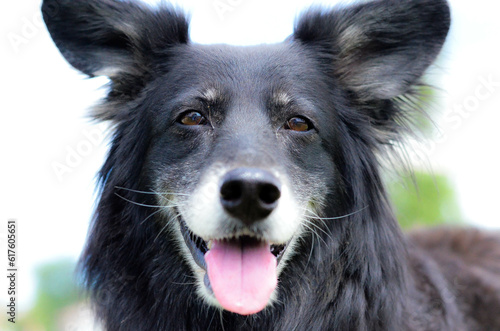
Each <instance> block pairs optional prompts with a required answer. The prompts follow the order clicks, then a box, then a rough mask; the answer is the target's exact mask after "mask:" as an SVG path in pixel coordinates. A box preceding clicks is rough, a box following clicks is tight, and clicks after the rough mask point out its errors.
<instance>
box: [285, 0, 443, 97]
mask: <svg viewBox="0 0 500 331" xmlns="http://www.w3.org/2000/svg"><path fill="white" fill-rule="evenodd" d="M449 26H450V10H449V7H448V4H447V2H446V1H444V0H379V1H371V2H367V3H362V4H359V5H354V6H348V7H341V8H336V9H332V10H329V11H324V10H323V11H322V10H318V9H312V10H309V11H308V12H306V13H305V14H304V15H303V16H302V17H301V18H300V19H299V20H298V23H297V25H296V28H295V32H294V35H293V38H294V39H295V40H297V41H300V42H301V43H303V44H304V45H306V46H311V47H312V48H313V49H315V50H316V51H317V52H319V53H320V55H321V60H322V61H323V62H325V61H326V62H327V63H328V64H327V65H328V66H330V68H329V71H330V72H332V71H333V72H334V74H335V76H336V77H337V79H338V80H339V81H340V83H341V84H342V85H343V87H344V88H346V89H347V90H349V91H350V92H354V95H355V96H356V97H357V99H358V100H361V101H363V100H364V101H368V100H383V99H391V98H394V97H396V96H400V95H402V94H404V93H406V92H407V91H408V90H409V88H410V87H411V86H412V85H413V84H416V83H418V81H419V79H420V77H421V76H422V75H423V73H424V71H425V70H426V69H427V68H428V66H429V65H430V64H431V63H432V62H433V61H434V60H435V58H436V57H437V55H438V53H439V52H440V50H441V48H442V45H443V43H444V41H445V39H446V35H447V33H448V29H449Z"/></svg>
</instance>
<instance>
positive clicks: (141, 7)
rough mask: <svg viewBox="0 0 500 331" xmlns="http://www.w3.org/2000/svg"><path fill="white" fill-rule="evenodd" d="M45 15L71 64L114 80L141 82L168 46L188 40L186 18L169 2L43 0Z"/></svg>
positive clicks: (95, 74)
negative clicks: (149, 3)
mask: <svg viewBox="0 0 500 331" xmlns="http://www.w3.org/2000/svg"><path fill="white" fill-rule="evenodd" d="M42 13H43V18H44V21H45V24H46V25H47V28H48V30H49V32H50V34H51V36H52V39H53V40H54V42H55V44H56V45H57V47H58V48H59V50H60V51H61V53H62V54H63V55H64V57H65V58H66V60H67V61H68V62H69V63H70V64H71V65H73V66H74V67H75V68H76V69H78V70H80V71H82V72H83V73H85V74H87V75H89V76H91V77H92V76H100V75H103V76H108V77H110V78H111V80H112V81H113V82H114V83H116V84H119V83H120V82H124V81H125V82H126V81H129V82H130V80H131V79H133V80H134V83H138V84H139V85H140V84H141V82H143V80H144V79H145V76H147V75H148V74H150V72H151V71H152V70H153V66H154V65H155V63H154V62H153V61H155V60H156V59H157V58H160V59H162V58H164V57H165V54H167V53H168V49H169V48H170V47H172V46H174V45H178V44H182V43H187V42H188V22H187V18H186V17H185V16H183V15H182V14H179V13H177V12H176V11H175V10H173V9H172V8H169V7H165V6H160V7H158V8H153V7H149V6H148V5H146V4H143V3H140V2H132V1H129V0H124V1H119V0H86V1H83V0H45V1H43V4H42ZM159 54H162V55H163V56H159ZM129 85H130V84H129ZM117 88H118V90H120V88H119V86H113V89H114V90H116V89H117ZM122 92H131V91H122Z"/></svg>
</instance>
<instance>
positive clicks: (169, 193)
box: [115, 186, 190, 196]
mask: <svg viewBox="0 0 500 331" xmlns="http://www.w3.org/2000/svg"><path fill="white" fill-rule="evenodd" d="M115 188H116V189H118V190H124V191H129V192H134V193H141V194H154V195H182V196H190V194H187V193H177V192H157V191H140V190H134V189H131V188H126V187H122V186H115Z"/></svg>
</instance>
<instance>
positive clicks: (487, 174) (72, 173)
mask: <svg viewBox="0 0 500 331" xmlns="http://www.w3.org/2000/svg"><path fill="white" fill-rule="evenodd" d="M150 2H153V1H150ZM40 3H41V2H40V1H39V0H24V1H15V2H14V1H9V2H7V1H4V2H2V3H1V4H0V22H1V23H0V28H1V33H0V37H1V38H0V47H1V51H0V57H1V60H2V61H1V62H0V63H1V64H0V66H1V73H2V77H3V79H2V82H1V84H2V88H1V93H2V95H1V98H0V118H1V119H0V146H1V149H0V151H1V155H2V161H1V162H0V167H1V171H0V183H1V184H0V201H1V207H0V222H1V224H2V225H1V228H0V244H1V249H0V252H5V251H6V230H7V221H8V220H10V219H15V220H17V224H18V242H17V244H18V249H17V257H18V266H19V273H18V279H17V287H18V295H17V308H18V316H17V323H16V324H15V325H13V324H12V323H7V322H6V317H5V312H4V311H3V310H1V315H0V316H3V317H2V318H1V319H0V329H1V330H30V331H38V330H40V331H42V330H65V331H66V330H71V331H77V330H82V331H83V330H98V326H96V325H95V324H94V323H93V321H92V313H91V310H90V309H89V307H88V305H87V303H86V302H85V300H84V298H83V296H82V295H81V293H80V291H79V289H78V285H77V284H78V281H77V276H75V274H74V267H75V262H76V261H77V259H78V256H79V253H80V251H81V250H82V247H83V245H84V241H85V237H86V232H87V227H88V224H89V220H90V217H91V214H92V210H93V208H94V199H95V188H94V186H95V174H96V172H97V171H98V169H99V167H100V165H101V164H102V162H103V158H104V155H105V153H106V148H107V135H106V125H103V124H98V125H97V124H94V123H91V122H90V120H89V119H88V118H87V117H86V115H87V110H88V108H89V107H90V106H91V105H92V104H93V103H95V101H97V100H98V98H100V97H102V96H103V95H104V93H105V90H104V89H102V88H101V86H102V85H103V84H105V83H106V79H104V78H95V79H85V77H84V76H82V75H81V74H79V73H78V72H76V71H75V70H73V69H72V68H71V67H70V66H69V65H68V64H67V63H66V62H65V61H64V60H63V58H62V56H61V55H60V54H59V52H58V50H57V49H56V48H55V46H54V45H53V43H52V41H51V39H50V38H49V35H48V33H47V31H46V29H45V27H44V25H43V23H42V20H41V15H40V12H39V7H40ZM177 3H178V4H179V5H180V6H181V7H182V8H185V9H186V10H187V11H189V12H190V13H191V14H192V20H191V37H192V39H193V40H194V41H195V42H198V43H230V44H238V45H246V44H257V43H262V42H265V43H271V42H278V41H281V40H283V39H284V38H286V37H287V36H288V35H290V34H291V33H292V29H293V22H294V19H295V17H296V15H297V14H298V13H299V12H300V11H301V9H304V8H306V7H308V6H309V5H310V4H312V3H313V1H312V0H286V1H285V0H279V1H278V0H276V1H273V2H270V1H264V0H258V1H256V0H252V1H250V0H184V1H182V4H180V1H177ZM314 3H323V4H327V5H332V4H335V3H336V1H334V0H332V1H314ZM450 3H451V7H452V19H453V23H452V29H451V33H450V36H449V38H448V40H447V43H446V45H445V48H444V50H443V53H442V55H441V56H440V58H439V60H438V62H437V64H436V65H435V66H434V67H433V68H432V69H431V70H430V71H429V73H428V75H427V81H428V82H429V83H430V84H432V85H433V86H436V87H438V89H437V90H436V92H433V93H432V94H430V95H429V96H428V97H427V98H428V99H429V100H427V101H432V102H431V106H430V107H429V109H427V110H428V112H429V114H430V116H431V118H432V119H433V122H434V124H432V125H426V126H424V127H423V130H422V132H423V134H422V135H421V136H422V138H421V139H410V141H409V145H410V147H409V148H408V149H407V152H408V155H407V157H408V159H409V161H410V164H411V166H412V168H413V169H414V176H413V177H412V176H410V175H408V173H407V172H405V171H404V170H402V169H388V170H390V171H388V175H387V181H388V186H389V188H390V192H391V195H392V197H393V200H394V202H395V205H396V210H397V214H398V217H399V220H400V222H401V224H402V226H403V227H404V228H405V229H409V228H412V227H418V226H423V225H434V224H442V223H454V224H466V225H473V226H478V227H482V228H490V229H498V228H500V216H499V215H500V213H498V210H497V207H498V205H497V203H499V201H500V193H499V188H500V175H499V169H500V156H499V154H500V153H499V147H498V145H499V144H500V128H499V123H500V109H499V108H500V64H499V59H500V46H499V43H498V40H497V39H498V37H497V34H498V32H499V31H500V21H499V20H498V13H499V12H500V4H499V3H497V2H493V1H489V0H477V1H469V0H450ZM392 170H394V173H397V174H398V175H397V176H395V175H391V173H393V172H392ZM413 181H415V182H416V183H417V184H418V189H416V188H415V186H414V185H413ZM0 266H2V268H4V266H5V268H4V269H3V270H6V269H7V267H6V266H7V257H6V254H4V253H2V254H1V256H0ZM6 289H7V281H6V278H5V277H3V276H2V277H0V293H1V295H0V304H1V306H2V307H5V305H6V303H7V295H6V292H7V291H6ZM4 310H5V308H4Z"/></svg>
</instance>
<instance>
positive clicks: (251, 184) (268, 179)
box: [220, 168, 281, 225]
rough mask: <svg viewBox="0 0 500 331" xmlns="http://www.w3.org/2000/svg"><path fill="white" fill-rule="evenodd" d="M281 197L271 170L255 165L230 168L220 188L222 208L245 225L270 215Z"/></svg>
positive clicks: (277, 183)
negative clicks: (257, 167)
mask: <svg viewBox="0 0 500 331" xmlns="http://www.w3.org/2000/svg"><path fill="white" fill-rule="evenodd" d="M280 196H281V191H280V182H279V180H278V179H277V178H276V177H274V176H273V175H272V174H271V173H270V172H268V171H265V170H261V169H255V168H237V169H234V170H231V171H230V172H228V173H227V174H226V175H225V176H224V178H223V179H222V185H221V188H220V197H221V198H220V200H221V203H222V206H223V207H224V209H225V210H226V211H227V212H228V213H230V214H231V215H233V216H234V217H236V218H238V219H240V220H241V221H242V222H243V223H245V224H247V225H250V224H252V223H254V222H256V221H258V220H261V219H263V218H265V217H266V216H267V215H269V214H270V213H271V212H272V211H273V210H274V208H276V206H277V205H278V199H279V198H280Z"/></svg>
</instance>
